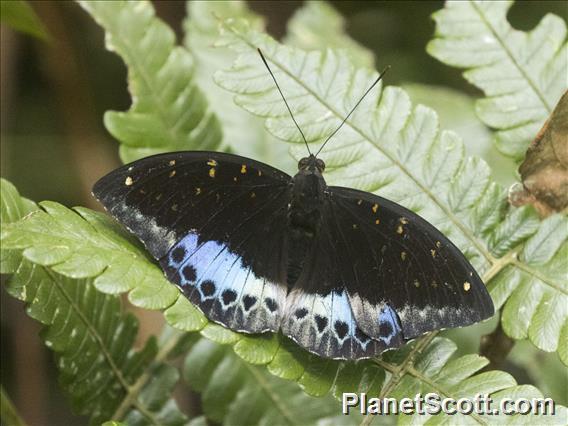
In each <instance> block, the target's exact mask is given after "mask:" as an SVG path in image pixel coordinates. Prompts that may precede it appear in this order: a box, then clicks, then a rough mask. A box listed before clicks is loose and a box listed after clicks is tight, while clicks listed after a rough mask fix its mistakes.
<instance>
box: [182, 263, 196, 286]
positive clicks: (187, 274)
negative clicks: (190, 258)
mask: <svg viewBox="0 0 568 426" xmlns="http://www.w3.org/2000/svg"><path fill="white" fill-rule="evenodd" d="M182 273H183V277H184V278H185V279H186V280H187V281H190V282H195V280H196V279H197V272H196V270H195V268H194V267H193V265H186V266H184V267H183V270H182Z"/></svg>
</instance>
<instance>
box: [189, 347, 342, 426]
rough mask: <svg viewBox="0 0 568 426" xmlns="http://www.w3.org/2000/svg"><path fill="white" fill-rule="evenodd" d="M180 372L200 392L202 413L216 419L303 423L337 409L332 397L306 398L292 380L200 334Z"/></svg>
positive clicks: (335, 411) (224, 421)
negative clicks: (201, 336)
mask: <svg viewBox="0 0 568 426" xmlns="http://www.w3.org/2000/svg"><path fill="white" fill-rule="evenodd" d="M183 371H184V379H185V380H186V382H187V383H188V384H189V385H190V386H191V387H192V388H193V389H194V390H196V391H198V392H200V393H201V394H202V403H203V411H204V413H205V415H206V416H207V418H209V419H211V420H213V421H215V422H218V423H223V424H236V423H238V424H247V425H248V424H265V425H269V424H291V425H296V424H297V425H308V424H314V423H315V422H316V421H318V420H319V419H321V418H323V417H327V416H331V415H334V414H337V412H338V411H339V409H340V408H339V405H338V403H337V402H336V401H335V400H333V399H332V398H329V397H327V398H311V397H309V396H307V395H305V394H304V393H303V392H302V391H301V389H300V388H299V387H298V385H297V384H295V383H291V382H288V381H283V380H281V379H278V378H276V377H274V376H272V375H270V374H268V372H267V371H266V369H265V368H263V367H257V366H254V365H249V364H248V363H247V362H245V361H243V360H242V359H241V358H239V357H237V356H235V354H234V353H233V351H231V349H230V348H229V347H227V346H221V345H219V344H217V343H213V342H211V341H209V340H205V339H201V340H199V341H198V342H197V343H196V344H195V345H194V346H193V348H192V349H191V350H190V352H189V353H188V355H187V358H186V359H185V363H184V369H183Z"/></svg>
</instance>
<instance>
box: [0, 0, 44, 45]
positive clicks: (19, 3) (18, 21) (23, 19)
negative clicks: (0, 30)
mask: <svg viewBox="0 0 568 426" xmlns="http://www.w3.org/2000/svg"><path fill="white" fill-rule="evenodd" d="M0 17H1V21H2V24H6V25H8V26H10V27H12V28H13V29H15V30H17V31H21V32H23V33H26V34H29V35H32V36H34V37H37V38H39V39H43V40H49V35H48V33H47V31H46V29H45V27H44V26H43V24H42V23H41V21H40V20H39V18H38V17H37V15H36V13H35V12H34V10H33V9H32V8H31V6H30V5H29V4H28V2H26V1H23V0H10V1H2V2H0Z"/></svg>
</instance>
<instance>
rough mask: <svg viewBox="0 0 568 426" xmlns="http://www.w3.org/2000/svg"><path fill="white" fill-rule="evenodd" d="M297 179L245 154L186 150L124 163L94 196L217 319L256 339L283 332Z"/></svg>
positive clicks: (173, 280)
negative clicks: (290, 206)
mask: <svg viewBox="0 0 568 426" xmlns="http://www.w3.org/2000/svg"><path fill="white" fill-rule="evenodd" d="M290 179H291V178H290V176H288V175H287V174H285V173H283V172H281V171H279V170H277V169H274V168H272V167H270V166H268V165H266V164H262V163H259V162H257V161H254V160H250V159H247V158H244V157H240V156H236V155H231V154H222V153H215V152H177V153H169V154H161V155H156V156H152V157H148V158H144V159H142V160H139V161H136V162H134V163H131V164H129V165H126V166H123V167H121V168H119V169H117V170H115V171H113V172H111V173H109V174H108V175H106V176H105V177H103V178H102V179H101V180H99V181H98V182H97V183H96V185H95V186H94V188H93V193H94V195H95V196H96V197H97V199H98V200H99V201H100V202H101V203H102V204H103V205H104V206H105V208H106V209H107V210H108V212H109V213H110V214H111V215H112V216H114V217H115V218H116V219H118V220H119V221H120V222H121V223H123V224H124V225H125V226H126V227H127V228H128V229H129V230H130V231H131V232H133V233H134V234H135V235H136V236H137V237H138V238H139V239H140V240H141V241H142V242H143V243H144V245H145V246H146V248H147V249H148V251H149V252H150V253H151V254H152V255H153V256H154V258H156V259H157V260H158V261H159V262H160V265H161V266H162V269H163V270H164V271H165V273H166V276H167V277H168V279H169V280H170V281H172V282H173V283H175V284H177V285H178V286H179V287H180V288H181V290H182V291H183V293H184V294H185V295H186V296H187V297H188V298H189V299H190V300H191V301H192V302H193V303H194V304H195V305H197V306H198V307H199V308H200V309H201V310H202V311H203V313H204V314H205V315H206V316H207V317H208V318H209V319H211V320H213V321H216V322H218V323H221V324H223V325H225V326H227V327H229V328H231V329H233V330H237V331H244V332H250V333H256V332H264V331H269V330H270V331H276V330H278V329H279V325H280V321H281V316H282V312H283V308H284V305H285V299H286V285H285V283H286V249H285V241H286V238H285V235H286V223H287V222H286V211H287V203H288V199H289V195H288V191H289V183H290ZM268 236H269V237H270V238H267V237H268Z"/></svg>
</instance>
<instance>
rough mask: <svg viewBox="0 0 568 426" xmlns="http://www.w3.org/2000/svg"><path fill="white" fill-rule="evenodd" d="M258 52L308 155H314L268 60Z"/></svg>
mask: <svg viewBox="0 0 568 426" xmlns="http://www.w3.org/2000/svg"><path fill="white" fill-rule="evenodd" d="M256 50H258V54H259V55H260V57H261V59H262V62H264V65H265V66H266V69H267V70H268V72H269V73H270V75H271V76H272V80H274V84H276V88H277V89H278V91H279V92H280V96H282V100H283V101H284V103H285V104H286V108H288V112H289V113H290V117H292V121H293V122H294V124H295V125H296V127H297V128H298V131H299V132H300V134H301V135H302V139H304V143H305V144H306V148H307V149H308V154H310V155H312V152H311V151H310V147H309V146H308V141H307V140H306V136H305V135H304V132H302V129H300V126H299V125H298V123H297V121H296V119H295V118H294V114H292V110H291V109H290V106H289V105H288V102H287V101H286V98H285V97H284V94H283V93H282V90H281V89H280V86H279V85H278V82H277V81H276V77H274V74H272V70H271V69H270V67H269V66H268V62H266V59H264V55H263V54H262V51H261V50H260V49H256Z"/></svg>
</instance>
